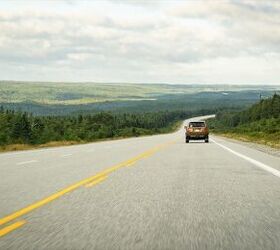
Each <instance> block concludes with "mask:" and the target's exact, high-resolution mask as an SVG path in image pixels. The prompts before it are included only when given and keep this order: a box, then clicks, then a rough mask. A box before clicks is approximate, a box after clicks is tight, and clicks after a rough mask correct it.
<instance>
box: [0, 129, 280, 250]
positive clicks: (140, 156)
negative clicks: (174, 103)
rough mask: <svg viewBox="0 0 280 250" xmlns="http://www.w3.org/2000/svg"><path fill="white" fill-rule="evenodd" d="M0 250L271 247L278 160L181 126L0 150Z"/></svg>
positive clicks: (276, 234) (279, 190)
mask: <svg viewBox="0 0 280 250" xmlns="http://www.w3.org/2000/svg"><path fill="white" fill-rule="evenodd" d="M0 249H1V250H2V249H5V250H6V249H17V250H18V249H27V250H31V249H34V250H35V249H36V250H37V249H38V250H39V249H48V250H51V249H59V250H63V249H73V250H76V249H113V250H114V249H160V250H164V249H280V158H279V157H276V156H272V155H269V154H266V153H263V152H260V151H257V150H255V149H252V148H248V147H246V146H244V145H241V144H238V143H234V142H231V141H228V140H225V139H223V138H220V137H216V136H215V137H214V136H211V135H210V142H209V143H204V142H199V141H198V142H191V143H189V144H186V143H185V142H184V131H183V129H181V130H180V131H178V132H176V133H172V134H167V135H157V136H149V137H141V138H131V139H124V140H115V141H107V142H100V143H91V144H85V145H78V146H70V147H59V148H50V149H43V150H32V151H25V152H13V153H2V154H0Z"/></svg>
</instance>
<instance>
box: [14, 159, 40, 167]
mask: <svg viewBox="0 0 280 250" xmlns="http://www.w3.org/2000/svg"><path fill="white" fill-rule="evenodd" d="M35 162H38V161H37V160H31V161H22V162H19V163H17V165H18V166H20V165H25V164H30V163H35Z"/></svg>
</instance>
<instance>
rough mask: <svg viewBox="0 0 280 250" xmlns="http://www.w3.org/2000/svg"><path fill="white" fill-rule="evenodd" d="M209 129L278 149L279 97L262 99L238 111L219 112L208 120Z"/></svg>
mask: <svg viewBox="0 0 280 250" xmlns="http://www.w3.org/2000/svg"><path fill="white" fill-rule="evenodd" d="M208 123H209V126H210V129H211V130H212V131H214V132H216V133H222V134H224V135H229V136H232V137H236V138H240V139H242V138H243V139H245V140H246V139H248V140H250V141H256V142H261V143H265V144H268V145H270V146H275V147H277V148H278V147H280V95H279V94H274V95H273V96H272V97H270V98H266V99H262V100H260V101H259V102H258V103H256V104H254V105H252V106H251V107H249V108H247V109H245V110H243V111H239V112H228V111H221V112H218V113H217V114H216V118H215V119H212V120H209V122H208Z"/></svg>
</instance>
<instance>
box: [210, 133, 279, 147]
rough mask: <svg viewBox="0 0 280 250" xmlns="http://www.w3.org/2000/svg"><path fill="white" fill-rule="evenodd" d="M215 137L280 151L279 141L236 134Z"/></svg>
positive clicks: (223, 134) (222, 134)
mask: <svg viewBox="0 0 280 250" xmlns="http://www.w3.org/2000/svg"><path fill="white" fill-rule="evenodd" d="M215 134H217V135H221V136H224V137H227V138H230V139H236V140H240V141H244V142H253V143H258V144H262V145H267V146H269V147H272V148H276V149H280V141H278V140H271V139H269V138H257V137H255V136H250V135H244V134H237V133H215Z"/></svg>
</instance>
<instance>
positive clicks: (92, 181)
mask: <svg viewBox="0 0 280 250" xmlns="http://www.w3.org/2000/svg"><path fill="white" fill-rule="evenodd" d="M173 143H174V142H168V143H165V144H161V145H158V146H156V147H154V148H151V149H149V150H147V151H145V152H144V153H142V154H140V155H138V156H136V157H133V158H131V159H129V160H127V161H124V162H121V163H119V164H117V165H114V166H112V167H110V168H108V169H106V170H104V171H102V172H100V173H98V174H97V175H94V176H91V177H89V178H86V179H84V180H81V181H79V182H77V183H75V184H73V185H71V186H69V187H66V188H64V189H62V190H61V191H59V192H57V193H54V194H52V195H50V196H48V197H46V198H44V199H42V200H40V201H37V202H35V203H33V204H31V205H29V206H27V207H25V208H23V209H20V210H18V211H16V212H14V213H12V214H10V215H7V216H5V217H3V218H1V219H0V226H2V225H4V224H6V223H10V222H11V221H13V220H15V219H17V218H19V217H21V216H23V215H25V214H27V213H30V212H31V211H33V210H35V209H37V208H39V207H42V206H44V205H46V204H48V203H49V202H51V201H53V200H56V199H58V198H59V197H61V196H63V195H65V194H67V193H69V192H72V191H74V190H75V189H77V188H79V187H81V186H86V187H92V186H94V185H96V184H98V183H100V182H102V181H104V180H105V179H106V178H107V176H108V175H109V174H110V173H112V172H114V171H116V170H118V169H120V168H122V167H129V166H132V165H133V164H135V163H136V162H137V161H139V160H141V159H144V158H147V157H149V156H151V155H153V154H154V153H156V152H157V151H159V150H161V149H163V148H166V147H168V146H169V145H171V144H173ZM25 223H26V221H25V220H21V221H17V222H15V223H13V224H11V225H8V226H6V227H4V228H2V229H0V237H1V236H4V235H6V234H8V233H10V232H11V231H13V230H15V229H17V228H19V227H21V226H23V225H24V224H25Z"/></svg>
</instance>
